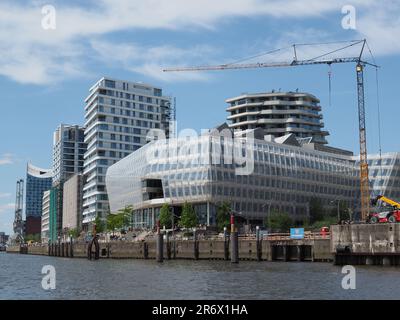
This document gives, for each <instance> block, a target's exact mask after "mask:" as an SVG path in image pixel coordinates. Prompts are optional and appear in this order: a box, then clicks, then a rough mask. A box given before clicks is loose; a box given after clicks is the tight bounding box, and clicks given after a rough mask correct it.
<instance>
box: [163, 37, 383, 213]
mask: <svg viewBox="0 0 400 320" xmlns="http://www.w3.org/2000/svg"><path fill="white" fill-rule="evenodd" d="M359 43H362V48H361V51H360V54H359V56H358V57H343V58H331V59H326V58H323V57H325V56H327V55H329V54H331V53H334V52H337V51H340V50H342V49H345V48H348V47H351V46H354V45H356V44H359ZM365 45H366V39H363V40H359V41H355V42H354V41H353V43H352V44H350V45H348V46H345V47H343V48H340V49H337V50H334V51H332V52H328V53H326V54H323V55H321V56H319V57H316V58H314V59H307V60H298V59H297V53H296V44H294V45H293V49H294V60H293V61H291V62H260V63H231V64H221V65H215V66H192V67H191V66H189V67H173V68H165V69H163V71H164V72H181V71H217V70H229V69H254V68H279V67H296V66H306V65H318V64H327V65H331V64H337V63H356V74H357V97H358V120H359V138H360V200H361V206H360V208H361V219H362V220H363V221H366V220H367V219H368V216H369V203H370V192H369V176H368V161H367V135H366V125H365V101H364V66H365V65H371V66H373V67H376V68H377V67H378V66H377V65H375V64H372V63H369V62H367V61H363V60H362V54H363V51H364V48H365ZM278 50H279V49H278ZM278 50H274V51H273V52H276V51H278Z"/></svg>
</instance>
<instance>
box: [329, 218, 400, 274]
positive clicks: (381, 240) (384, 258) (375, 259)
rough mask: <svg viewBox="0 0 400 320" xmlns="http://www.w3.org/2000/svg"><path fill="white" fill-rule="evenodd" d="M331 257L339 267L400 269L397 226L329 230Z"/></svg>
mask: <svg viewBox="0 0 400 320" xmlns="http://www.w3.org/2000/svg"><path fill="white" fill-rule="evenodd" d="M331 231H332V234H331V253H332V255H333V256H334V258H335V263H336V264H339V265H344V264H354V265H357V264H359V265H397V266H398V265H400V224H399V223H378V224H353V225H335V226H332V227H331Z"/></svg>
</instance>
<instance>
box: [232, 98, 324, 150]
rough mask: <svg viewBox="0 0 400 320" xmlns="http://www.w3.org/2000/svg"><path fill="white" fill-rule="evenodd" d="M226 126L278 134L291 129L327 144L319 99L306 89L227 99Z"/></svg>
mask: <svg viewBox="0 0 400 320" xmlns="http://www.w3.org/2000/svg"><path fill="white" fill-rule="evenodd" d="M226 102H227V103H228V104H229V107H228V108H227V109H226V110H227V111H228V112H229V113H230V115H229V116H228V120H229V121H230V124H229V126H230V127H231V128H233V129H236V130H249V129H250V130H251V129H255V128H262V129H265V130H266V134H270V135H273V136H274V137H281V136H284V135H287V134H289V133H293V134H295V135H296V137H297V138H309V137H312V138H313V141H314V142H316V143H321V144H327V143H328V142H327V141H326V138H325V137H326V136H327V135H329V133H328V131H324V130H322V129H323V127H324V123H323V122H322V121H321V119H322V114H321V113H320V111H321V106H320V105H319V103H320V101H319V99H318V98H317V97H315V96H314V95H312V94H309V93H300V92H269V93H254V94H242V95H240V96H237V97H234V98H230V99H227V100H226Z"/></svg>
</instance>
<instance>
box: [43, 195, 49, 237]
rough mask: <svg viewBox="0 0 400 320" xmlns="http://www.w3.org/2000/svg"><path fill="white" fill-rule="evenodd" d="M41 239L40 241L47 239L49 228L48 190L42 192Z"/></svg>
mask: <svg viewBox="0 0 400 320" xmlns="http://www.w3.org/2000/svg"><path fill="white" fill-rule="evenodd" d="M41 224H42V226H41V239H42V243H48V241H49V236H50V234H49V228H50V190H47V191H45V192H43V204H42V221H41Z"/></svg>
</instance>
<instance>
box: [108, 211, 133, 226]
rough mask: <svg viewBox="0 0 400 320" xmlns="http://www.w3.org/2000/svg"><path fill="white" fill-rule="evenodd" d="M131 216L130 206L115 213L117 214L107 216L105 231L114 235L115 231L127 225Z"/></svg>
mask: <svg viewBox="0 0 400 320" xmlns="http://www.w3.org/2000/svg"><path fill="white" fill-rule="evenodd" d="M131 214H132V206H126V207H125V208H123V209H120V210H118V211H117V213H114V214H109V215H108V216H107V231H111V232H113V233H114V231H115V230H118V229H122V228H124V227H125V226H127V225H129V223H130V217H131Z"/></svg>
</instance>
